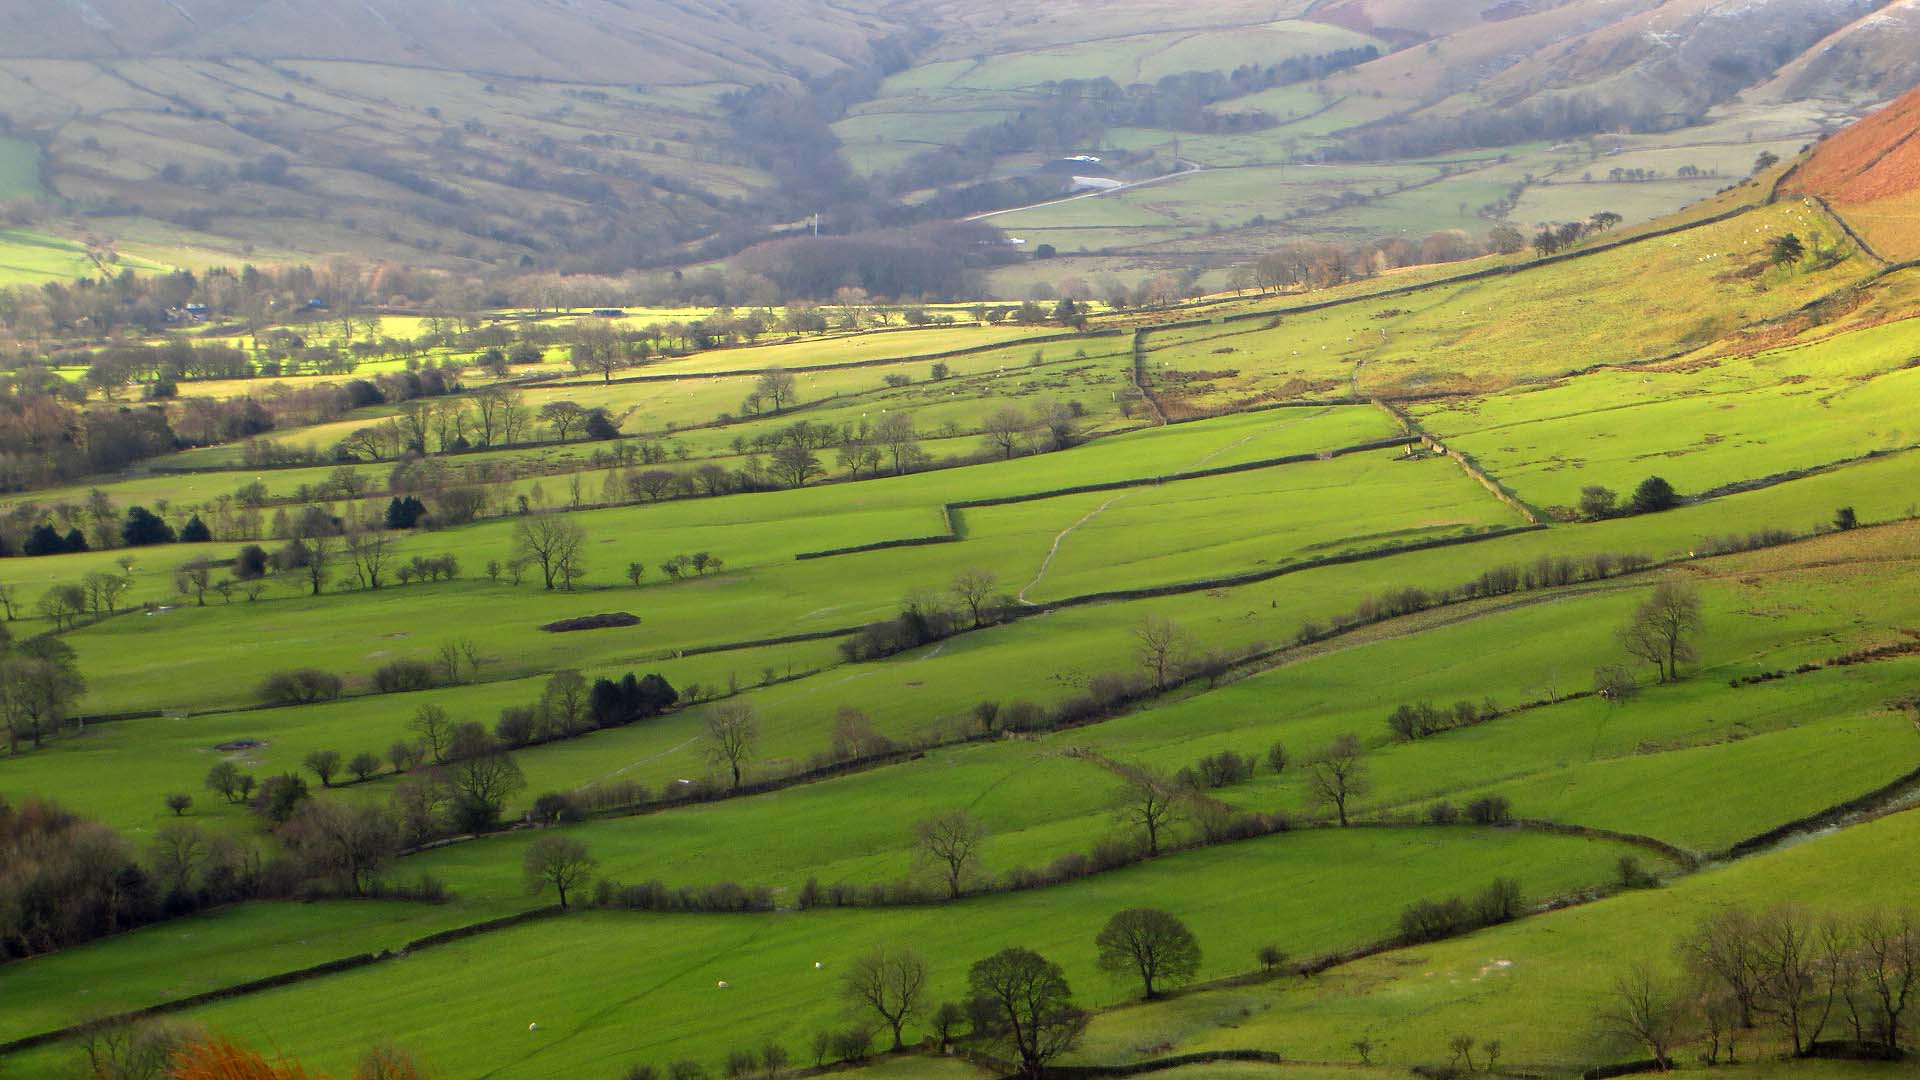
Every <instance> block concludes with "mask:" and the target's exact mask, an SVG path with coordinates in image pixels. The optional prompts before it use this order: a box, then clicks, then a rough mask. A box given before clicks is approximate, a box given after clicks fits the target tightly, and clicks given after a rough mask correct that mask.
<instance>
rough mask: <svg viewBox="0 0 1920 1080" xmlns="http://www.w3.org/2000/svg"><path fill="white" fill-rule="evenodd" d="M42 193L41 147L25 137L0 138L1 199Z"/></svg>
mask: <svg viewBox="0 0 1920 1080" xmlns="http://www.w3.org/2000/svg"><path fill="white" fill-rule="evenodd" d="M39 194H40V148H39V147H37V146H35V145H34V144H32V143H30V142H28V141H27V140H25V139H5V138H0V199H19V198H30V197H33V196H36V195H39Z"/></svg>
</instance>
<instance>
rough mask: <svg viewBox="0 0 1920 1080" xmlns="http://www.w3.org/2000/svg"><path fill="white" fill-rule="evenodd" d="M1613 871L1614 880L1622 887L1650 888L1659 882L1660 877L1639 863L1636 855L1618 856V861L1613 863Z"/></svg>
mask: <svg viewBox="0 0 1920 1080" xmlns="http://www.w3.org/2000/svg"><path fill="white" fill-rule="evenodd" d="M1613 873H1614V881H1615V882H1617V883H1618V884H1619V886H1620V887H1621V888H1623V889H1650V888H1652V887H1654V886H1655V885H1658V884H1660V879H1659V878H1657V877H1655V876H1654V875H1653V874H1652V873H1651V872H1650V871H1648V870H1647V868H1646V867H1645V866H1643V865H1641V863H1640V858H1639V856H1636V855H1622V856H1620V861H1619V862H1618V863H1615V864H1614V870H1613Z"/></svg>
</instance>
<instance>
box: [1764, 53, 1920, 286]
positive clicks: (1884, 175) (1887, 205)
mask: <svg viewBox="0 0 1920 1080" xmlns="http://www.w3.org/2000/svg"><path fill="white" fill-rule="evenodd" d="M1786 186H1787V188H1788V190H1792V191H1799V192H1804V193H1806V194H1809V195H1818V196H1820V197H1821V198H1823V199H1825V200H1827V202H1828V203H1829V204H1831V205H1832V206H1833V208H1834V210H1835V211H1837V212H1838V213H1839V214H1840V215H1841V216H1843V217H1845V218H1846V219H1847V221H1848V222H1849V223H1851V224H1852V225H1853V227H1854V228H1855V229H1856V230H1857V231H1859V232H1860V233H1861V234H1862V235H1863V236H1865V237H1866V239H1867V242H1868V243H1870V244H1872V245H1873V247H1874V250H1875V251H1876V252H1877V253H1878V254H1880V255H1881V256H1882V257H1884V258H1888V259H1915V258H1920V90H1915V91H1913V92H1911V93H1909V94H1907V95H1906V96H1905V97H1902V98H1900V99H1899V100H1897V101H1895V102H1894V103H1893V104H1891V105H1888V106H1887V107H1886V108H1884V109H1881V110H1880V111H1879V112H1877V113H1874V114H1873V115H1872V116H1869V117H1867V118H1866V119H1864V120H1861V121H1860V122H1859V123H1857V124H1854V125H1852V126H1851V127H1848V128H1847V129H1846V130H1844V131H1841V132H1840V133H1838V134H1836V135H1834V136H1833V137H1832V138H1829V139H1827V140H1826V141H1825V142H1823V143H1821V144H1820V146H1819V147H1818V148H1817V149H1815V150H1814V152H1813V153H1812V154H1811V155H1810V156H1809V157H1808V158H1807V160H1806V161H1804V162H1802V163H1801V164H1800V166H1799V168H1797V169H1795V170H1794V173H1793V176H1792V177H1790V178H1789V179H1788V181H1787V185H1786Z"/></svg>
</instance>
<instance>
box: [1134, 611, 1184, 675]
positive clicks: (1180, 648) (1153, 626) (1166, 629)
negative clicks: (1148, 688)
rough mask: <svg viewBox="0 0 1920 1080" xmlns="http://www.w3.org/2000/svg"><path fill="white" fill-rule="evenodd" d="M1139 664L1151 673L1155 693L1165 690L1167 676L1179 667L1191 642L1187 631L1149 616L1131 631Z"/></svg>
mask: <svg viewBox="0 0 1920 1080" xmlns="http://www.w3.org/2000/svg"><path fill="white" fill-rule="evenodd" d="M1133 638H1134V641H1135V642H1137V645H1136V647H1135V650H1136V654H1137V655H1138V656H1139V658H1140V664H1141V666H1142V667H1145V668H1146V669H1147V670H1148V671H1150V672H1152V673H1153V686H1154V689H1156V690H1165V689H1166V688H1167V676H1168V675H1169V674H1171V673H1173V672H1175V671H1177V670H1178V669H1179V667H1180V664H1181V662H1182V661H1183V660H1184V659H1185V657H1186V654H1187V650H1188V648H1190V647H1191V641H1190V639H1189V638H1188V637H1187V631H1186V628H1185V627H1183V626H1181V625H1180V624H1179V623H1177V622H1174V621H1173V620H1172V619H1168V618H1164V617H1162V616H1159V615H1149V616H1147V617H1146V618H1144V619H1142V620H1140V622H1139V623H1138V625H1136V626H1134V628H1133Z"/></svg>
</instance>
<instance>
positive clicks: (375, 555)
mask: <svg viewBox="0 0 1920 1080" xmlns="http://www.w3.org/2000/svg"><path fill="white" fill-rule="evenodd" d="M346 546H347V557H348V558H350V559H352V560H353V577H354V580H355V581H356V582H358V583H359V585H360V587H361V588H363V589H367V590H369V591H377V590H378V589H379V588H380V586H381V585H382V584H383V576H384V575H385V574H386V572H387V564H388V563H389V562H390V561H392V559H393V539H392V538H391V537H389V536H388V535H387V534H386V533H384V532H381V531H379V530H378V529H351V530H349V531H348V532H347V539H346Z"/></svg>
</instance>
